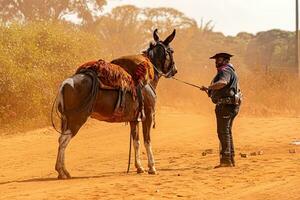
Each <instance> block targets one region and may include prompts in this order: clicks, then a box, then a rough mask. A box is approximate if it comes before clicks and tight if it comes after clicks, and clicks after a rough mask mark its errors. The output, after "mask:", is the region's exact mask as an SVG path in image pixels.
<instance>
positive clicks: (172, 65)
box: [146, 42, 175, 78]
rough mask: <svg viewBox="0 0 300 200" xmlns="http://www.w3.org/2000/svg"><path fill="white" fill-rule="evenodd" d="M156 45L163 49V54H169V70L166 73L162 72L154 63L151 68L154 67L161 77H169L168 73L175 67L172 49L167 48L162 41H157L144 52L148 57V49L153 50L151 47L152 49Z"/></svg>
mask: <svg viewBox="0 0 300 200" xmlns="http://www.w3.org/2000/svg"><path fill="white" fill-rule="evenodd" d="M157 46H161V47H163V49H164V51H165V55H166V54H168V55H169V56H170V59H171V60H170V64H169V66H168V69H169V71H168V72H167V73H164V72H162V71H161V70H160V69H158V68H157V67H156V66H155V65H153V68H154V70H155V71H156V72H157V73H158V74H159V75H160V76H163V77H165V78H170V75H171V73H172V71H173V70H174V68H175V63H174V60H173V55H172V50H171V49H167V48H166V46H165V45H164V44H163V43H162V42H158V43H156V45H155V46H154V47H153V48H151V49H150V48H148V49H147V50H146V54H147V56H148V57H150V56H149V52H150V51H153V49H154V48H155V47H157ZM150 58H151V57H150Z"/></svg>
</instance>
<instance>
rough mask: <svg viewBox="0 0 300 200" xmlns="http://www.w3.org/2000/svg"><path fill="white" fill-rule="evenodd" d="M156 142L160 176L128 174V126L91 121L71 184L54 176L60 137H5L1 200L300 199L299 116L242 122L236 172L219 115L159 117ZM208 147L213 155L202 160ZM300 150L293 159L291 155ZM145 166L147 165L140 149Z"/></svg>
mask: <svg viewBox="0 0 300 200" xmlns="http://www.w3.org/2000/svg"><path fill="white" fill-rule="evenodd" d="M157 118H158V119H157V122H158V124H157V129H155V130H153V132H152V143H153V150H154V156H155V158H156V167H157V170H158V171H159V174H158V175H148V174H147V173H145V174H142V175H139V174H136V173H135V172H134V167H133V165H132V168H131V172H130V173H129V174H126V173H125V170H126V167H127V156H128V145H129V126H125V125H124V124H108V123H103V122H98V121H95V120H89V122H88V123H87V124H86V125H85V126H84V127H83V128H82V129H81V131H80V132H79V134H78V135H77V136H76V137H75V138H74V139H73V140H72V141H71V143H70V145H69V146H68V149H67V151H66V164H67V168H68V169H69V172H70V173H71V175H72V176H73V179H71V180H57V179H56V177H57V174H56V171H55V170H54V165H55V159H56V153H57V139H58V135H57V134H56V133H55V132H54V131H53V130H52V129H51V128H46V129H39V130H35V131H30V132H26V133H19V134H14V135H5V136H1V137H0V148H1V155H0V199H22V200H23V199H24V200H25V199H30V200H35V199H175V198H179V199H219V198H221V199H222V200H224V199H228V200H229V199H230V200H232V199H244V200H248V199H263V200H267V199H272V200H277V199H278V200H279V199H289V200H293V199H295V200H296V199H297V200H299V199H300V187H299V185H300V147H299V146H293V145H290V144H289V143H290V142H291V141H292V140H294V139H295V138H297V137H298V138H299V137H300V119H299V118H246V117H243V116H240V117H239V118H237V120H236V123H235V127H234V140H235V144H236V151H237V154H239V153H251V152H254V151H259V150H262V151H263V152H264V154H263V155H260V156H250V157H248V158H241V157H240V156H237V159H236V160H237V166H236V167H235V168H224V169H213V166H214V165H215V164H217V162H218V154H217V151H218V141H217V137H216V133H215V124H214V123H215V120H214V116H206V117H205V116H201V115H196V114H187V113H176V112H172V113H170V112H169V113H159V114H158V117H157ZM205 149H213V150H214V152H213V154H210V155H207V156H202V152H203V151H204V150H205ZM290 149H296V151H297V152H296V153H289V150H290ZM142 153H143V154H142V159H143V165H144V167H147V163H146V155H145V150H144V148H142Z"/></svg>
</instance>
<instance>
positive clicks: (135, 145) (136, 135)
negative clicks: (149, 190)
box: [130, 122, 145, 174]
mask: <svg viewBox="0 0 300 200" xmlns="http://www.w3.org/2000/svg"><path fill="white" fill-rule="evenodd" d="M138 125H139V124H138V122H130V129H131V131H130V134H131V137H132V140H133V148H134V155H135V167H136V170H137V173H138V174H139V173H144V171H145V170H144V168H143V167H142V164H141V158H140V139H139V132H138Z"/></svg>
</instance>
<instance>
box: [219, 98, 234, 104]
mask: <svg viewBox="0 0 300 200" xmlns="http://www.w3.org/2000/svg"><path fill="white" fill-rule="evenodd" d="M222 104H225V105H232V104H233V105H234V104H236V101H235V98H234V97H224V98H220V99H218V101H217V105H222Z"/></svg>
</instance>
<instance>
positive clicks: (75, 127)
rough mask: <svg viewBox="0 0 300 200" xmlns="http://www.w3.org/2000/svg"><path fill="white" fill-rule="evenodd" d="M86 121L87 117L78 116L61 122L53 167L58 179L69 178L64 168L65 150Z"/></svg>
mask: <svg viewBox="0 0 300 200" xmlns="http://www.w3.org/2000/svg"><path fill="white" fill-rule="evenodd" d="M86 119H87V115H79V116H76V117H75V118H74V117H69V118H68V120H62V134H61V135H60V137H59V139H58V142H59V147H58V154H57V159H56V165H55V170H56V171H57V172H58V179H67V178H71V175H70V174H69V172H68V171H67V169H66V166H65V150H66V148H67V145H68V144H69V142H70V141H71V139H72V138H73V136H75V135H76V133H77V132H78V131H79V129H80V127H81V126H82V125H83V124H84V123H85V121H86Z"/></svg>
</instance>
